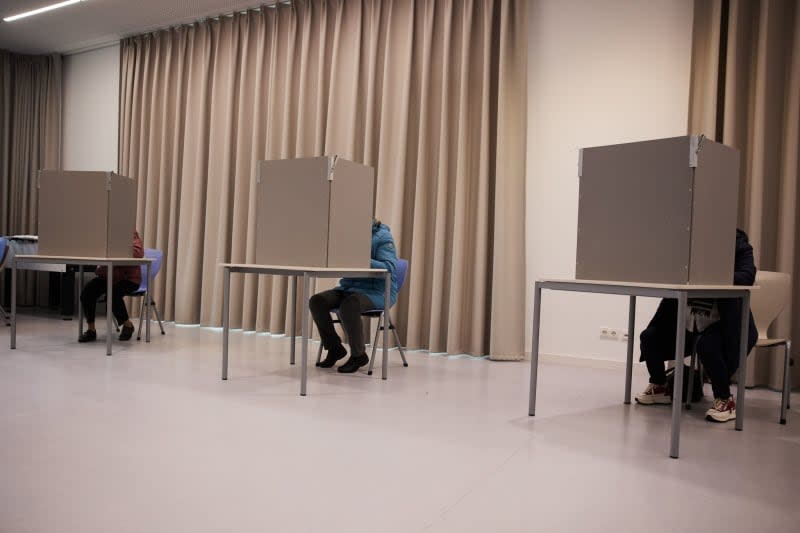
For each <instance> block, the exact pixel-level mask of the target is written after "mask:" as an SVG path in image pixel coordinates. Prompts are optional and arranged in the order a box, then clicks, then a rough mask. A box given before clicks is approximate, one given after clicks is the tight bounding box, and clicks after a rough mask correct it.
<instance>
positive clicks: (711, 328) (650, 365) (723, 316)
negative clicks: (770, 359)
mask: <svg viewBox="0 0 800 533" xmlns="http://www.w3.org/2000/svg"><path fill="white" fill-rule="evenodd" d="M755 278H756V265H755V263H754V262H753V247H752V246H750V243H749V242H748V239H747V234H746V233H745V232H743V231H742V230H740V229H737V230H736V258H735V265H734V273H733V283H734V285H752V284H753V282H755ZM688 304H689V309H688V310H687V313H686V321H687V324H686V329H687V332H686V353H687V355H689V354H691V349H692V346H694V341H695V338H696V336H697V335H699V337H697V355H698V357H699V358H700V361H701V362H702V364H703V368H704V369H705V371H706V374H707V376H708V377H709V379H710V380H711V387H712V389H713V391H714V405H713V406H712V407H711V408H710V409H709V410H708V411H706V420H709V421H711V422H727V421H729V420H734V419H735V418H736V402H735V401H734V400H733V396H732V395H731V389H730V378H731V376H732V375H733V374H734V373H735V372H736V370H737V369H738V368H739V340H740V338H741V321H742V318H741V316H742V315H741V312H742V311H741V309H742V307H741V306H742V304H741V301H740V300H738V299H719V300H703V299H690V300H689V302H688ZM677 317H678V302H677V300H675V299H674V298H673V299H664V300H661V303H660V304H659V306H658V309H657V310H656V314H655V315H654V316H653V318H652V320H651V321H650V323H649V324H648V326H647V328H645V330H644V331H642V334H641V336H640V341H641V350H642V356H641V358H640V361H645V363H646V364H647V371H648V372H649V373H650V384H649V385H648V386H647V389H645V391H644V392H643V393H641V394H639V395H638V396H637V397H636V401H637V403H640V404H644V405H653V404H670V403H672V390H671V387H670V386H669V385H668V383H667V375H666V373H665V372H664V361H668V360H674V359H675V328H676V326H677V324H676V322H677ZM757 338H758V332H757V331H756V326H755V322H754V321H753V314H752V313H751V314H750V326H749V330H748V336H747V351H748V353H749V352H750V350H751V349H752V348H753V346H754V345H755V343H756V339H757ZM740 386H744V384H741V385H740Z"/></svg>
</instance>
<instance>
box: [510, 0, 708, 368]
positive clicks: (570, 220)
mask: <svg viewBox="0 0 800 533" xmlns="http://www.w3.org/2000/svg"><path fill="white" fill-rule="evenodd" d="M692 9H693V8H692V1H691V0H661V1H658V2H652V1H646V0H640V1H634V0H532V1H531V3H530V12H529V15H530V20H529V33H528V37H529V50H528V53H529V74H528V76H529V78H528V79H529V83H528V87H529V88H528V97H529V123H528V124H529V125H528V135H529V137H528V168H527V172H528V179H527V186H528V189H527V191H526V195H527V220H526V230H527V237H526V238H527V248H528V253H527V275H528V283H527V286H528V294H529V298H528V302H529V305H528V316H529V317H530V312H531V306H530V301H531V297H532V292H533V291H532V285H533V281H534V280H536V279H539V278H573V277H574V275H575V246H576V235H577V225H578V175H577V163H578V149H579V148H581V147H585V146H598V145H605V144H613V143H620V142H627V141H636V140H644V139H651V138H659V137H671V136H677V135H685V134H686V132H687V131H686V130H687V124H688V109H689V105H688V102H689V72H690V60H691V37H692ZM627 302H628V299H627V297H620V296H601V295H590V294H577V293H549V292H548V291H545V293H544V296H543V310H544V314H543V317H542V331H541V337H540V351H541V352H542V353H544V354H554V355H572V356H578V357H586V358H600V359H608V360H621V361H624V359H625V343H624V342H621V341H611V340H601V339H600V328H601V327H602V326H609V327H615V328H618V329H621V330H625V329H626V328H627V322H628V312H627ZM656 304H657V301H655V300H652V299H643V298H640V299H638V313H637V315H638V320H637V326H638V327H637V335H638V331H640V330H641V327H642V326H644V325H646V324H647V321H648V320H649V317H650V316H651V315H652V313H653V311H654V310H655V305H656ZM526 322H527V323H528V324H530V322H531V321H530V320H527V321H526ZM528 328H530V326H528ZM526 338H528V339H530V331H528V334H527V337H526ZM636 346H637V348H636V349H637V351H638V342H637V345H636ZM528 350H530V347H528Z"/></svg>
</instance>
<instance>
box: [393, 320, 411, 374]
mask: <svg viewBox="0 0 800 533" xmlns="http://www.w3.org/2000/svg"><path fill="white" fill-rule="evenodd" d="M390 320H391V319H390ZM389 329H391V330H392V333H393V334H394V342H395V343H397V349H398V350H399V351H400V357H402V358H403V366H406V367H407V366H408V361H407V360H406V352H405V350H403V345H402V344H400V337H399V336H398V335H397V328H396V327H394V324H392V325H391V326H389Z"/></svg>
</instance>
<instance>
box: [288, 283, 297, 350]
mask: <svg viewBox="0 0 800 533" xmlns="http://www.w3.org/2000/svg"><path fill="white" fill-rule="evenodd" d="M289 308H290V309H291V313H292V315H291V316H290V317H289V324H290V326H289V335H290V337H289V338H290V340H291V343H292V344H291V347H290V348H289V364H290V365H293V364H294V352H295V346H294V345H295V342H296V340H297V338H296V333H295V332H296V331H297V276H292V302H291V304H290V306H289Z"/></svg>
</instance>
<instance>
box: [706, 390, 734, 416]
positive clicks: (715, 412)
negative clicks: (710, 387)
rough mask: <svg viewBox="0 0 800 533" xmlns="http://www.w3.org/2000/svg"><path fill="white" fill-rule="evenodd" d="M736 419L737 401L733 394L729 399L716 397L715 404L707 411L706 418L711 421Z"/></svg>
mask: <svg viewBox="0 0 800 533" xmlns="http://www.w3.org/2000/svg"><path fill="white" fill-rule="evenodd" d="M735 419H736V402H735V401H734V400H733V396H730V397H729V398H727V399H724V398H714V405H713V406H712V407H711V409H709V410H708V411H706V420H708V421H709V422H727V421H729V420H735Z"/></svg>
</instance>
